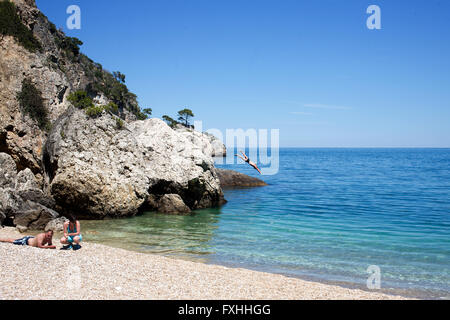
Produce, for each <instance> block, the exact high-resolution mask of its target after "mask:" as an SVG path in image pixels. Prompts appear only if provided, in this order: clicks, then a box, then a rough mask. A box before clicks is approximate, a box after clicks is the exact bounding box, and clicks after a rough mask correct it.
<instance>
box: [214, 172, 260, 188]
mask: <svg viewBox="0 0 450 320" xmlns="http://www.w3.org/2000/svg"><path fill="white" fill-rule="evenodd" d="M216 171H217V175H218V177H219V180H220V185H221V186H222V188H249V187H263V186H267V183H265V182H264V181H263V180H261V179H258V178H255V177H251V176H248V175H246V174H243V173H240V172H236V171H233V170H225V169H216Z"/></svg>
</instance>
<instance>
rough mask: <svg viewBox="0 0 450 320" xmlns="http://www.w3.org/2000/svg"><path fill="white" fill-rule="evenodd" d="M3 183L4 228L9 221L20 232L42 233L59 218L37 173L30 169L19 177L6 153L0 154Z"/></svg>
mask: <svg viewBox="0 0 450 320" xmlns="http://www.w3.org/2000/svg"><path fill="white" fill-rule="evenodd" d="M0 180H1V181H0V224H3V223H5V221H7V222H8V224H10V225H14V226H16V227H17V228H18V229H19V230H20V231H26V230H28V229H30V230H42V229H43V228H44V227H45V225H46V224H47V223H48V222H49V221H50V220H53V219H55V218H57V217H58V216H59V215H58V213H56V212H55V211H53V210H52V209H51V208H53V207H54V204H55V203H54V200H53V199H52V198H51V197H50V196H48V195H46V194H44V192H43V191H42V190H41V189H40V188H39V185H38V183H37V181H36V177H35V176H34V174H33V172H31V170H30V169H28V168H27V169H25V170H22V171H20V172H19V173H17V172H16V164H15V162H14V160H13V158H12V157H11V156H10V155H8V154H5V153H0Z"/></svg>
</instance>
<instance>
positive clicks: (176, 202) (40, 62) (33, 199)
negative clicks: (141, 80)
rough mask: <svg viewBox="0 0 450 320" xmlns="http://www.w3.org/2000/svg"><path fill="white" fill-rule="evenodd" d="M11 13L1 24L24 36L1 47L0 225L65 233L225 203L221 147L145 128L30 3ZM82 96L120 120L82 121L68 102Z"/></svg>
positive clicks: (104, 76)
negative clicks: (84, 224) (72, 221)
mask: <svg viewBox="0 0 450 320" xmlns="http://www.w3.org/2000/svg"><path fill="white" fill-rule="evenodd" d="M12 3H13V4H14V6H13V7H12V8H13V10H14V11H15V13H16V18H17V19H16V20H14V19H13V20H11V19H9V18H10V17H11V15H9V16H8V17H7V18H6V19H5V21H10V22H11V21H12V22H11V23H19V24H21V26H22V27H23V28H24V29H23V28H22V31H21V33H20V34H4V35H2V36H1V37H0V224H2V225H8V226H16V227H17V228H18V229H19V230H20V231H26V230H33V229H36V230H42V229H61V225H62V223H63V222H64V221H65V218H64V216H66V215H68V214H74V215H75V216H77V217H79V218H86V219H103V218H107V217H125V216H132V215H135V214H138V213H139V212H142V211H146V210H147V211H158V212H161V213H166V214H189V213H190V212H191V211H192V210H196V209H201V208H208V207H213V206H220V205H222V204H223V203H225V202H226V200H225V199H224V195H223V192H222V188H221V183H225V184H226V183H227V182H226V181H228V180H227V179H225V180H224V179H223V176H224V175H223V174H222V175H219V174H218V171H217V169H216V168H215V167H214V162H213V157H222V156H225V154H226V149H225V146H224V145H223V143H222V142H220V141H219V140H218V139H217V138H215V137H214V136H212V135H209V134H206V133H201V132H197V131H195V130H193V129H191V128H184V127H183V128H181V127H177V128H175V130H174V129H172V128H170V127H169V126H167V125H166V124H165V123H164V122H163V121H161V120H159V119H147V120H142V113H141V111H140V108H139V105H138V104H137V99H136V95H134V94H133V93H131V92H129V91H128V89H127V88H126V86H125V85H124V83H123V82H120V81H119V80H117V79H115V78H114V77H113V75H112V74H111V73H109V72H108V71H106V70H103V68H102V66H101V65H100V64H99V63H95V62H94V61H92V60H91V59H89V58H88V57H87V56H85V55H84V54H82V53H81V52H80V51H79V42H78V39H75V38H70V37H67V36H66V35H65V34H64V33H63V32H62V31H60V30H57V29H56V27H55V25H54V24H52V23H51V22H50V21H49V20H48V19H47V18H46V17H45V16H44V15H43V14H42V13H41V12H40V11H39V9H37V7H36V4H35V2H34V0H13V1H12ZM10 4H11V3H9V4H8V5H10ZM2 8H4V7H2ZM10 8H11V7H10ZM0 14H4V12H0ZM3 18H4V17H3ZM17 21H19V22H17ZM19 29H20V28H19ZM24 36H25V37H26V39H27V41H28V42H27V45H25V44H24V42H23V41H22V40H23V38H21V37H24ZM30 41H31V42H30ZM30 44H31V45H33V46H34V47H30ZM25 83H27V84H29V85H28V89H27V90H28V91H27V92H25V93H26V94H28V98H27V100H26V101H28V102H27V103H33V105H32V106H31V107H32V108H31V109H33V108H34V107H35V106H36V105H38V106H39V105H40V106H41V107H42V108H41V109H42V110H40V111H42V112H41V114H39V116H42V117H41V118H36V114H34V116H33V114H32V113H33V112H31V113H30V110H29V109H30V108H29V107H30V105H28V104H26V105H24V103H23V101H19V100H20V99H19V96H21V95H22V94H23V93H24V90H25V89H24V88H25V85H24V84H25ZM30 86H32V87H33V88H34V89H33V90H31V91H30V88H29V87H30ZM80 90H81V91H83V92H84V93H85V94H87V96H88V97H89V99H92V101H93V102H94V104H95V106H97V107H100V106H103V105H108V104H110V103H114V104H115V105H116V106H117V107H118V112H111V111H108V110H107V109H102V108H100V110H103V111H102V112H99V113H96V114H90V115H88V113H87V112H86V110H85V109H83V107H82V108H80V107H79V106H78V108H77V107H75V106H74V105H73V104H72V103H73V101H72V100H71V99H69V96H70V94H71V93H74V92H79V91H80ZM30 92H31V93H30ZM30 101H31V102H30ZM71 101H72V102H71ZM27 108H28V111H27ZM32 111H33V110H32ZM139 119H140V120H139ZM43 120H45V121H44V122H43ZM43 124H44V125H43ZM221 179H222V180H221ZM235 181H236V179H235ZM241 181H242V180H241Z"/></svg>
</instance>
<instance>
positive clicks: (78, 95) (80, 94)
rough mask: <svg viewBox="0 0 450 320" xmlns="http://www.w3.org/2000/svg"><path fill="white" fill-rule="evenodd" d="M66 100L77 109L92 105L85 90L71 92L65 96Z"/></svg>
mask: <svg viewBox="0 0 450 320" xmlns="http://www.w3.org/2000/svg"><path fill="white" fill-rule="evenodd" d="M67 100H69V102H70V103H72V104H73V105H74V106H75V107H77V108H78V109H86V108H90V107H92V106H93V105H94V102H93V101H92V98H91V97H89V96H88V94H87V92H86V91H82V90H79V91H75V92H72V93H71V94H69V96H68V97H67Z"/></svg>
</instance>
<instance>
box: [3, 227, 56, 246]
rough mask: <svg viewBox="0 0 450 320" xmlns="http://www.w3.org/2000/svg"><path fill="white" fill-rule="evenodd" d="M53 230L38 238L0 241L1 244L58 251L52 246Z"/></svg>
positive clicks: (41, 234) (28, 237) (30, 237)
mask: <svg viewBox="0 0 450 320" xmlns="http://www.w3.org/2000/svg"><path fill="white" fill-rule="evenodd" d="M52 238H53V230H49V231H47V232H45V233H40V234H38V235H37V236H36V237H32V236H25V237H23V238H21V239H17V240H14V239H0V242H7V243H12V244H16V245H19V246H30V247H35V248H41V249H56V246H54V245H53V244H52Z"/></svg>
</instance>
